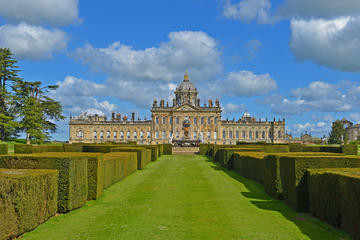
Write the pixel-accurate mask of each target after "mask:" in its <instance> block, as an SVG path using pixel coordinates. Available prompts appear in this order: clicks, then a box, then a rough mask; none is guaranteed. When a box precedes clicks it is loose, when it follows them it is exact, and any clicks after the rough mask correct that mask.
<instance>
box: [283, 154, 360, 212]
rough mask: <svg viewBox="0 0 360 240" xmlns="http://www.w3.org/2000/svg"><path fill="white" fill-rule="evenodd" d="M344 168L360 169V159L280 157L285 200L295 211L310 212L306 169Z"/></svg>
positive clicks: (346, 157)
mask: <svg viewBox="0 0 360 240" xmlns="http://www.w3.org/2000/svg"><path fill="white" fill-rule="evenodd" d="M343 167H352V168H354V167H360V158H359V157H355V156H341V155H334V156H331V155H327V156H325V155H323V156H321V155H314V156H311V155H307V156H306V155H303V156H300V155H293V156H291V155H283V156H280V176H281V184H282V191H283V193H282V195H283V198H284V200H285V201H286V203H287V204H288V205H289V206H290V207H292V208H293V209H295V210H297V211H300V212H308V211H309V202H308V184H307V178H306V169H318V168H343Z"/></svg>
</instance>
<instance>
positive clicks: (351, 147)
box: [341, 144, 358, 155]
mask: <svg viewBox="0 0 360 240" xmlns="http://www.w3.org/2000/svg"><path fill="white" fill-rule="evenodd" d="M341 152H342V153H343V154H345V155H358V145H357V144H346V145H342V146H341Z"/></svg>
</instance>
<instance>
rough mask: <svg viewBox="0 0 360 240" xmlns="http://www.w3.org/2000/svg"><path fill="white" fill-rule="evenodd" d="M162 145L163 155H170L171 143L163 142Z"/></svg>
mask: <svg viewBox="0 0 360 240" xmlns="http://www.w3.org/2000/svg"><path fill="white" fill-rule="evenodd" d="M163 146H164V152H163V154H164V155H172V145H171V144H163Z"/></svg>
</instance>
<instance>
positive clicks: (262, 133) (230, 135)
mask: <svg viewBox="0 0 360 240" xmlns="http://www.w3.org/2000/svg"><path fill="white" fill-rule="evenodd" d="M239 134H240V132H239V131H235V136H234V135H233V131H231V130H230V131H229V132H228V134H227V132H226V131H223V139H225V138H227V137H228V138H230V139H232V138H239V137H240V136H239ZM248 134H249V135H248V136H249V139H253V138H262V139H265V131H249V132H248ZM254 135H255V136H254ZM268 135H269V138H272V132H271V131H269V134H268ZM281 137H282V135H281V131H278V138H281ZM242 138H243V139H246V131H242Z"/></svg>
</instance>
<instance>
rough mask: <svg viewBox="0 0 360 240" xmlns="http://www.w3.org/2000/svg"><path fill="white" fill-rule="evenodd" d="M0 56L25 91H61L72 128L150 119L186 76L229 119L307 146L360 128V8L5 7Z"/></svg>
mask: <svg viewBox="0 0 360 240" xmlns="http://www.w3.org/2000/svg"><path fill="white" fill-rule="evenodd" d="M0 16H1V17H0V47H9V48H10V49H11V50H12V51H13V53H14V54H15V57H16V58H17V59H19V66H20V68H21V70H22V72H21V76H22V77H23V78H24V79H25V80H28V81H35V80H36V81H38V80H40V81H42V82H43V83H44V84H58V85H59V86H60V87H59V89H58V90H57V91H56V92H54V93H52V96H53V97H54V98H56V99H57V100H58V101H60V102H61V103H62V104H63V106H64V115H65V116H67V120H66V121H64V122H61V123H59V130H58V132H57V133H56V134H54V135H53V138H54V139H58V140H67V139H68V126H67V123H68V117H69V116H70V114H72V115H78V114H80V113H81V112H83V111H86V110H88V109H98V110H100V111H102V112H103V113H105V114H106V115H108V116H109V115H110V114H111V112H112V111H115V112H118V113H122V114H127V115H128V116H129V115H131V112H133V111H134V112H136V114H137V115H138V116H140V117H141V118H144V117H145V116H146V117H147V118H148V119H149V118H150V115H151V113H150V106H151V104H152V100H153V99H154V98H157V100H160V99H161V98H164V99H165V100H167V101H169V102H171V98H172V92H173V90H174V87H175V86H176V85H177V84H179V83H180V82H181V81H182V79H183V75H184V72H185V71H186V70H188V72H189V75H190V80H191V81H192V82H194V83H195V85H196V87H197V88H198V90H199V92H200V97H201V102H202V103H203V102H205V101H207V100H208V99H209V98H212V99H215V98H219V99H220V103H221V105H222V107H223V118H227V117H228V118H230V119H232V118H234V117H235V118H239V117H241V115H242V113H243V112H244V110H245V109H248V111H249V112H250V114H252V115H253V116H255V117H257V118H263V119H264V118H268V119H273V118H274V117H276V118H284V117H285V118H286V120H287V124H286V126H287V131H288V132H291V133H292V134H293V135H295V136H299V135H300V134H301V133H302V132H304V131H305V130H307V131H310V132H312V133H313V135H315V136H322V135H324V134H326V135H327V134H328V132H329V131H330V128H331V122H332V121H334V120H335V119H337V118H342V117H346V118H348V119H350V120H351V121H353V122H355V123H357V122H359V121H360V114H359V106H360V84H359V81H358V77H359V71H360V61H358V59H359V57H360V47H359V46H360V17H359V16H360V1H358V0H343V1H338V0H302V1H297V0H278V1H272V0H241V1H239V0H232V1H230V0H181V1H180V0H172V1H165V0H157V1H145V0H143V1H140V0H117V1H116V0H104V1H101V3H100V2H99V1H83V0H80V1H79V0H62V1H55V0H52V1H50V0H16V1H9V0H0Z"/></svg>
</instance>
